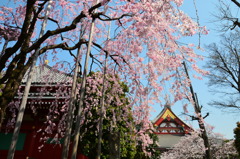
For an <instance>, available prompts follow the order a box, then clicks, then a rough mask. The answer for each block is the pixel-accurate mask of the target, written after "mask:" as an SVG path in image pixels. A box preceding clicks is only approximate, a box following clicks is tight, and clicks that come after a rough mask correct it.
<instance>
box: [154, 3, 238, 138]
mask: <svg viewBox="0 0 240 159" xmlns="http://www.w3.org/2000/svg"><path fill="white" fill-rule="evenodd" d="M195 2H196V6H197V12H198V16H199V20H200V25H205V26H207V28H208V30H209V34H208V35H206V36H202V37H201V47H204V46H205V45H208V44H211V43H213V42H216V43H217V42H218V41H219V40H220V38H219V35H220V33H219V32H218V31H217V30H216V28H217V26H218V25H219V24H218V23H215V22H213V21H214V17H213V14H214V13H217V12H218V11H217V8H216V4H217V3H218V2H219V1H216V0H215V1H213V0H195ZM229 4H230V5H231V6H234V4H231V2H230V1H229ZM182 10H183V11H185V12H186V13H188V14H189V16H191V17H192V18H196V12H195V9H194V0H185V2H184V5H183V7H182ZM235 14H236V15H239V14H238V10H235ZM191 40H194V41H195V42H196V43H197V42H198V39H197V37H194V39H191ZM187 42H188V41H186V43H187ZM199 53H200V54H202V55H204V56H207V52H199ZM203 64H204V62H201V63H200V66H201V65H203ZM193 87H194V90H195V92H196V93H197V95H198V99H199V102H200V104H201V105H203V110H202V111H203V115H204V114H205V113H207V112H209V113H210V116H208V117H207V118H206V122H207V123H208V124H210V125H212V126H214V127H215V129H214V132H217V133H221V134H223V135H224V136H225V137H226V138H228V139H231V138H233V136H234V134H233V129H234V128H235V127H236V122H237V121H240V116H239V115H238V114H239V113H240V111H238V112H235V113H229V112H226V111H225V112H224V111H222V110H219V109H217V108H214V107H211V106H209V105H208V102H210V101H211V100H212V99H218V97H216V96H214V95H213V94H212V93H210V92H209V88H208V87H207V79H206V78H204V79H203V80H201V81H199V80H193ZM172 109H173V111H174V112H175V113H176V114H177V115H180V114H181V112H183V111H182V107H181V102H179V103H176V105H174V106H173V108H172ZM160 110H161V108H160V107H159V108H158V110H157V112H156V113H154V114H153V116H155V114H157V113H158V112H160ZM180 117H181V118H182V119H185V117H184V116H183V115H180ZM187 123H189V124H193V125H194V128H197V122H196V121H193V122H187Z"/></svg>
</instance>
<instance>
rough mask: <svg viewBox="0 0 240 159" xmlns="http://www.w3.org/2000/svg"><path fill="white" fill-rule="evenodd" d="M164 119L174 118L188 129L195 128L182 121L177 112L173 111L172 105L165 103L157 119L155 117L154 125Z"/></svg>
mask: <svg viewBox="0 0 240 159" xmlns="http://www.w3.org/2000/svg"><path fill="white" fill-rule="evenodd" d="M164 120H169V121H170V120H174V121H177V123H179V124H181V125H182V126H185V127H186V128H188V129H191V130H193V129H192V128H191V127H190V126H188V124H186V123H185V122H184V121H182V120H181V119H180V118H179V117H178V116H177V115H175V113H173V111H172V109H171V106H170V105H168V104H167V105H165V106H164V109H163V110H162V111H161V112H160V113H159V114H158V115H157V117H156V118H155V119H153V121H152V122H153V125H154V126H159V125H160V124H161V123H162V122H163V121H164Z"/></svg>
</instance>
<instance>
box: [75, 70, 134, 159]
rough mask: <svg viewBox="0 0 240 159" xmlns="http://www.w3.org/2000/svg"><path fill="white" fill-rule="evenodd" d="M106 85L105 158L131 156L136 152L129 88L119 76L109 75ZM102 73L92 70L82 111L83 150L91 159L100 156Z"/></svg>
mask: <svg viewBox="0 0 240 159" xmlns="http://www.w3.org/2000/svg"><path fill="white" fill-rule="evenodd" d="M105 85H106V86H107V87H106V91H105V105H104V113H103V116H104V118H103V137H102V155H101V158H103V159H111V158H112V159H115V158H119V156H121V158H126V159H131V158H133V157H134V155H135V153H136V142H135V133H134V129H135V128H134V120H133V116H132V113H131V112H132V110H131V107H130V106H129V99H128V98H127V96H126V93H127V92H128V87H127V86H126V84H124V83H123V82H121V81H120V80H119V79H118V77H117V76H115V75H107V80H106V83H105ZM101 89H102V73H100V72H96V73H90V75H89V76H88V78H87V90H86V94H85V103H84V107H83V113H82V119H83V120H82V122H83V124H82V126H81V129H80V131H81V133H80V134H81V144H80V145H79V149H80V151H82V153H83V154H84V155H86V156H88V157H89V158H90V159H95V158H96V152H97V143H98V128H99V116H100V112H99V111H100V98H101Z"/></svg>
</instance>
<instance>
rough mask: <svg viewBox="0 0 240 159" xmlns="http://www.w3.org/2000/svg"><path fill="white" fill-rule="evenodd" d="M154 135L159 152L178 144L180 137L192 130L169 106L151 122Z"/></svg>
mask: <svg viewBox="0 0 240 159" xmlns="http://www.w3.org/2000/svg"><path fill="white" fill-rule="evenodd" d="M153 125H154V127H155V132H154V133H155V134H157V135H158V142H159V143H158V144H159V145H160V149H161V150H167V149H170V148H171V147H173V145H174V144H176V143H178V142H179V140H180V139H181V137H183V136H185V135H186V134H189V133H190V132H191V131H193V129H192V128H191V127H190V126H188V125H187V124H186V123H185V122H183V121H182V120H181V119H180V118H178V116H176V115H175V114H174V113H173V112H172V110H171V108H170V106H168V105H166V106H165V107H164V109H163V110H162V111H161V112H160V113H159V115H158V116H157V117H156V118H155V119H154V120H153Z"/></svg>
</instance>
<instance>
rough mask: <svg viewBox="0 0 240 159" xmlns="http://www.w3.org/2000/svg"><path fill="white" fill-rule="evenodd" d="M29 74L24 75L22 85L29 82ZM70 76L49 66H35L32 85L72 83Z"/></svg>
mask: <svg viewBox="0 0 240 159" xmlns="http://www.w3.org/2000/svg"><path fill="white" fill-rule="evenodd" d="M28 72H29V71H27V72H26V74H25V75H24V77H23V79H22V83H26V82H27V77H28ZM71 81H72V77H71V75H70V74H67V73H65V72H62V71H59V70H57V69H54V68H52V67H50V66H48V65H45V64H44V65H42V66H35V67H34V74H33V78H32V83H65V82H71Z"/></svg>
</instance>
